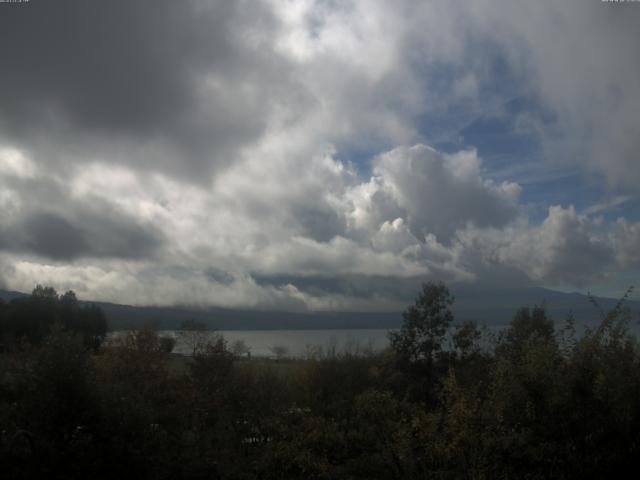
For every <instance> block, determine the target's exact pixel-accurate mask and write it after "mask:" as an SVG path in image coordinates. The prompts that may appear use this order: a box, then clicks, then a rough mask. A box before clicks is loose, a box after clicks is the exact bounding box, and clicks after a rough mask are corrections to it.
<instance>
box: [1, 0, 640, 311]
mask: <svg viewBox="0 0 640 480" xmlns="http://www.w3.org/2000/svg"><path fill="white" fill-rule="evenodd" d="M13 7H15V6H12V8H4V9H3V15H2V16H0V40H2V42H0V45H2V47H0V62H2V65H3V75H2V77H0V104H1V105H2V109H0V147H1V148H0V232H1V233H0V265H2V267H1V270H0V272H2V275H3V276H4V278H5V280H6V284H7V285H9V286H11V288H15V289H22V290H30V289H31V288H32V287H33V284H35V283H36V282H44V283H53V284H54V285H55V286H57V287H58V288H59V289H61V290H62V289H65V288H74V289H76V290H78V292H79V293H80V294H81V295H82V296H84V297H85V298H96V299H102V300H111V301H121V302H127V303H136V304H164V305H167V304H175V303H182V304H195V305H210V304H215V305H223V306H232V307H251V308H271V309H293V310H304V309H353V308H362V309H368V308H391V307H393V308H397V307H398V305H400V304H401V302H403V301H404V300H405V299H406V298H407V296H408V295H410V294H412V292H413V288H412V287H411V286H412V285H415V284H418V283H419V282H420V281H422V280H425V279H442V280H446V281H449V282H458V283H461V282H465V283H470V284H471V283H474V282H475V284H478V283H483V284H488V283H490V284H492V285H515V284H518V285H525V284H530V283H535V284H552V283H558V282H560V283H570V284H573V285H587V284H588V283H589V282H591V281H593V280H594V279H600V278H603V277H606V276H607V275H608V274H610V273H611V272H615V271H622V270H628V269H633V268H639V264H640V260H639V259H638V258H637V257H638V256H637V254H636V253H635V248H634V246H635V245H637V244H638V241H639V238H638V237H639V235H640V234H639V233H638V232H639V231H640V227H638V224H637V223H634V222H633V221H631V220H628V219H625V218H624V215H622V217H621V218H620V219H619V220H617V221H613V222H612V221H609V220H605V219H599V218H597V217H594V215H595V214H598V213H600V212H603V211H605V210H604V209H606V208H607V205H605V206H604V207H603V206H602V205H595V206H593V207H591V208H587V209H582V206H580V205H578V206H577V207H578V211H576V209H575V208H574V207H572V206H571V202H566V203H563V204H562V205H555V204H552V206H551V208H549V209H548V212H547V213H546V215H544V216H543V218H542V219H537V217H536V216H535V215H531V211H532V210H534V209H538V208H542V209H546V208H547V207H549V203H551V202H548V203H547V204H545V205H543V206H542V207H540V206H539V205H535V206H532V205H531V204H529V203H528V202H529V198H530V197H527V195H526V194H527V188H528V184H527V183H525V182H519V183H516V182H515V181H510V178H512V177H510V174H509V172H513V171H518V168H517V167H518V165H521V164H522V162H525V161H526V162H533V161H534V160H532V158H519V157H518V158H516V157H514V158H508V159H506V160H505V162H506V163H509V164H510V165H511V164H514V165H513V168H512V169H503V172H506V173H504V175H503V176H502V177H501V179H500V181H497V180H496V177H495V175H494V174H492V172H495V168H493V166H492V165H488V163H490V159H487V158H486V157H485V158H484V160H485V163H483V161H482V160H483V159H482V158H481V156H482V155H481V153H479V152H482V149H480V148H479V149H476V148H473V145H468V144H466V143H465V139H464V138H460V137H461V132H464V131H465V128H466V127H467V126H468V125H469V124H470V123H471V122H473V121H474V120H476V119H477V118H478V117H479V116H480V115H484V114H486V115H488V116H493V117H496V118H498V117H499V118H501V119H503V120H504V121H505V122H506V121H507V120H505V119H506V118H507V115H506V113H505V111H506V107H505V104H508V103H509V102H511V101H512V100H514V99H515V100H518V99H523V98H524V99H526V100H527V102H528V103H527V102H523V104H526V105H531V108H527V107H524V109H523V110H524V111H522V112H520V113H518V114H516V117H517V118H516V119H515V120H514V122H515V123H516V124H515V125H510V126H511V127H513V129H514V130H518V131H523V132H525V133H527V134H529V135H531V136H532V137H534V138H535V139H537V140H538V141H539V142H541V144H542V146H543V148H544V152H543V154H544V157H545V159H546V162H547V163H553V165H552V167H553V170H556V169H557V170H562V171H564V169H565V168H564V167H563V166H558V165H557V164H562V165H570V166H576V165H577V167H578V168H579V169H584V173H585V178H593V177H588V176H589V175H592V174H593V172H597V175H599V177H597V179H596V180H597V181H598V182H599V183H604V181H602V180H600V179H601V178H605V179H606V184H607V186H608V188H609V189H610V191H607V195H604V196H605V197H607V198H613V199H614V201H613V203H611V204H610V205H615V204H616V203H617V204H620V205H622V206H624V205H627V204H626V203H625V202H624V199H626V198H629V197H630V196H631V197H633V195H630V194H629V192H626V190H629V191H632V190H635V189H637V185H638V184H640V182H638V180H640V176H639V175H640V170H639V169H638V163H637V162H636V160H637V158H636V157H637V154H636V152H637V151H639V150H638V148H637V147H638V146H639V145H637V135H635V125H634V122H635V119H636V118H637V115H635V112H636V111H637V110H638V99H639V98H640V94H639V93H640V85H639V84H638V80H637V79H638V78H640V75H639V74H638V73H639V60H638V59H637V58H636V57H637V56H633V55H631V54H630V53H629V52H630V51H631V50H630V49H629V48H628V47H626V48H625V47H623V45H631V44H633V40H634V38H636V35H637V34H636V33H635V32H636V29H635V23H637V22H636V21H635V20H637V19H636V18H635V17H636V16H637V15H638V13H637V12H640V10H637V9H634V10H632V9H629V8H627V6H625V7H623V8H617V6H616V9H613V8H612V7H611V6H609V5H604V4H603V5H600V4H597V5H596V4H588V5H584V4H582V3H577V2H572V1H570V2H567V3H566V4H565V3H563V4H562V5H547V4H545V3H540V2H538V3H535V2H530V3H528V4H522V5H520V4H518V5H517V6H516V5H515V4H514V5H507V6H505V5H502V4H496V3H495V2H488V1H486V0H473V1H472V2H468V3H465V4H464V5H463V4H459V5H458V4H453V3H451V2H438V1H435V2H413V1H409V0H407V1H404V0H402V1H399V2H394V3H389V2H371V1H368V0H367V1H365V0H350V1H337V2H333V1H332V2H326V1H324V0H317V1H316V0H308V1H307V0H304V1H289V0H263V1H256V2H247V1H239V2H223V1H213V0H211V1H208V0H189V1H181V2H178V1H171V2H170V1H168V0H154V1H151V0H139V1H137V2H125V1H124V0H114V1H112V2H100V1H98V0H86V1H83V2H72V1H71V0H61V1H58V2H44V1H37V0H32V1H31V2H29V5H28V6H26V7H25V8H22V7H20V8H13ZM632 57H633V58H632ZM512 120H513V119H512ZM430 145H431V146H430ZM550 169H551V167H548V166H545V165H544V164H541V165H538V164H536V168H535V171H536V172H538V173H540V178H543V179H544V178H545V174H548V172H549V170H550ZM527 170H531V169H530V168H525V171H527ZM577 177H578V175H576V178H577ZM545 182H546V180H544V181H540V182H538V183H539V184H540V185H542V187H538V186H534V187H535V188H543V187H544V185H545ZM547 183H548V182H547ZM523 185H524V186H523ZM534 187H532V188H534ZM603 188H604V187H603ZM618 190H620V191H618ZM548 193H549V192H541V193H540V196H542V197H545V195H546V194H548ZM619 199H623V200H619ZM621 210H622V209H621ZM621 210H619V211H621ZM579 212H582V213H579ZM385 306H386V307H385Z"/></svg>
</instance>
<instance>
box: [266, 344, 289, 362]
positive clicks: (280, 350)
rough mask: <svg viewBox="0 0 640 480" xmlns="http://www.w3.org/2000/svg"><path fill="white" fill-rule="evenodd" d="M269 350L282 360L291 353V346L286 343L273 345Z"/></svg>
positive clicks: (277, 358)
mask: <svg viewBox="0 0 640 480" xmlns="http://www.w3.org/2000/svg"><path fill="white" fill-rule="evenodd" d="M269 350H271V353H273V354H274V355H275V356H276V360H280V359H281V358H283V357H285V356H286V355H287V354H288V353H289V347H287V346H286V345H273V346H271V347H269Z"/></svg>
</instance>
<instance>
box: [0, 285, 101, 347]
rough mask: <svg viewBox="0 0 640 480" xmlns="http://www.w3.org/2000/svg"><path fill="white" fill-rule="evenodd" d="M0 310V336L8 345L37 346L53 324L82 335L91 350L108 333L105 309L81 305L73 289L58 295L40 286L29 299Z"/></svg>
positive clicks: (0, 306)
mask: <svg viewBox="0 0 640 480" xmlns="http://www.w3.org/2000/svg"><path fill="white" fill-rule="evenodd" d="M0 309H1V310H2V313H1V314H0V335H2V337H3V340H4V343H5V344H7V345H11V344H17V343H19V342H20V341H22V340H26V341H28V342H29V343H31V344H32V345H37V344H39V343H41V342H42V340H43V339H44V338H45V337H46V336H47V335H48V334H49V333H50V332H51V330H52V328H53V326H54V325H59V326H60V327H61V328H62V329H63V330H64V331H68V332H72V333H76V334H79V335H80V336H81V337H82V339H83V341H84V344H85V346H87V347H90V348H97V347H98V346H99V345H100V343H101V341H102V339H103V338H104V336H105V335H106V333H107V320H106V317H105V316H104V313H103V312H102V310H101V309H100V308H99V307H98V306H96V305H93V304H89V305H83V304H81V303H80V302H79V301H78V298H77V297H76V294H75V292H73V291H72V290H69V291H68V292H66V293H64V294H62V295H58V293H57V292H56V290H55V289H54V288H53V287H45V286H42V285H37V286H36V287H35V288H34V289H33V292H32V293H31V296H30V297H27V298H20V299H14V300H12V301H11V302H9V303H8V304H4V305H0Z"/></svg>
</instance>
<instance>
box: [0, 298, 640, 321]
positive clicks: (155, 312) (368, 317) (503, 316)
mask: <svg viewBox="0 0 640 480" xmlns="http://www.w3.org/2000/svg"><path fill="white" fill-rule="evenodd" d="M452 291H453V294H454V295H455V297H456V301H455V304H454V315H455V318H456V320H457V321H461V320H474V321H476V322H478V323H480V324H485V325H488V326H499V325H506V324H507V323H508V322H509V321H510V320H511V318H512V317H513V314H514V313H515V311H516V310H517V309H518V308H520V307H522V306H531V307H532V306H534V305H540V304H542V303H543V302H544V303H545V305H546V308H547V311H548V313H549V314H550V316H551V318H554V319H555V320H562V319H564V318H566V317H567V315H568V314H569V313H570V312H572V313H573V314H574V316H575V318H576V321H577V322H578V323H579V324H582V325H584V324H588V325H595V324H597V322H598V319H599V312H598V311H597V309H596V308H595V307H594V306H593V305H591V303H590V302H589V301H588V298H587V297H586V296H585V295H582V294H579V293H563V292H557V291H554V290H548V289H545V288H507V289H499V290H498V289H480V288H464V289H462V288H453V289H452ZM25 296H27V294H24V293H20V292H9V291H4V290H0V298H3V299H4V300H7V301H9V300H12V299H15V298H21V297H25ZM597 301H598V303H599V304H600V306H601V307H602V308H603V309H604V310H605V311H608V310H609V309H611V308H613V307H614V306H615V304H616V302H617V300H616V299H611V298H600V297H598V298H597ZM85 303H95V304H96V305H99V306H100V307H101V308H102V310H103V311H104V313H105V315H106V316H107V319H108V322H109V328H110V329H111V330H126V329H131V328H137V327H140V326H142V325H144V324H145V323H148V322H151V323H153V324H155V325H156V326H157V327H158V328H160V329H167V330H170V329H176V328H178V327H179V325H180V323H181V322H182V321H183V320H186V319H193V320H198V321H200V322H204V323H205V324H207V325H208V326H209V328H211V329H216V330H309V329H342V328H344V329H360V328H385V329H386V328H397V327H399V326H400V325H401V323H402V315H401V312H314V313H293V312H273V311H257V310H234V309H223V308H208V309H193V308H187V307H134V306H128V305H118V304H114V303H104V302H85ZM627 305H628V306H629V307H630V308H631V311H632V313H633V314H634V318H636V319H637V318H638V312H640V302H638V301H629V302H627Z"/></svg>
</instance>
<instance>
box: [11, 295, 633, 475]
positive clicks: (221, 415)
mask: <svg viewBox="0 0 640 480" xmlns="http://www.w3.org/2000/svg"><path fill="white" fill-rule="evenodd" d="M452 302H453V299H452V297H451V296H450V295H449V292H448V290H447V288H446V287H445V286H444V285H442V284H434V283H429V284H425V285H423V288H422V291H421V293H420V295H419V296H418V298H417V299H416V302H415V304H414V305H412V306H410V307H409V308H408V309H407V310H406V311H405V313H404V319H405V320H404V325H403V327H402V329H401V330H400V331H398V332H395V333H392V334H390V341H391V347H390V348H389V350H388V351H386V352H384V353H381V354H372V353H369V354H363V353H362V352H345V353H335V352H334V353H322V352H315V353H314V354H310V355H309V357H308V358H305V359H299V360H295V361H290V362H288V363H287V368H273V366H274V365H276V366H281V365H282V362H283V361H280V362H265V361H259V362H254V361H246V360H240V358H239V356H237V355H235V354H234V353H233V352H232V349H230V348H229V347H228V346H227V344H226V342H225V340H224V339H223V338H221V337H220V338H217V339H216V340H215V341H214V342H210V343H199V342H196V343H195V344H194V355H193V357H192V358H191V359H189V360H188V361H186V362H185V363H186V366H184V368H174V367H175V365H174V364H175V362H173V361H172V360H171V359H172V355H171V354H170V353H169V351H170V349H171V345H169V344H168V343H167V341H166V340H163V339H161V338H159V337H158V335H157V334H156V333H155V332H154V331H153V330H152V329H150V328H145V329H142V330H140V331H135V332H132V333H130V334H129V335H128V336H127V337H125V338H123V339H120V340H119V341H117V342H115V343H110V344H108V345H107V344H102V345H100V340H101V339H102V338H103V337H104V334H105V331H106V324H105V323H104V317H103V316H102V315H101V313H100V312H99V310H96V309H92V308H91V307H80V306H79V305H78V303H77V300H75V295H73V294H72V293H67V294H65V295H62V296H58V295H57V294H56V293H55V291H54V290H53V289H45V288H41V287H39V288H37V289H36V290H34V294H33V295H32V297H31V298H29V299H26V300H21V301H13V302H11V303H8V304H0V335H1V336H2V345H3V347H2V348H3V352H2V353H0V430H1V432H0V468H1V469H2V474H1V475H2V478H158V479H162V478H193V479H197V478H209V479H210V478H220V479H298V478H300V479H341V478H345V479H411V478H438V479H448V478H452V479H453V478H469V479H485V478H487V479H506V478H530V479H535V478H560V479H562V478H602V477H611V478H616V477H618V476H622V475H623V473H624V472H629V471H631V472H632V471H634V467H636V466H637V464H638V462H639V460H638V458H640V455H639V454H640V451H639V450H640V348H639V345H638V342H637V341H636V339H635V338H634V337H633V336H632V335H631V334H630V332H629V330H628V328H627V326H628V322H629V321H630V314H629V312H626V311H625V310H624V308H623V301H621V302H620V303H619V305H618V306H617V307H616V308H615V309H614V310H612V311H611V312H609V313H608V314H604V313H603V318H602V323H601V325H600V326H599V327H598V328H596V329H595V330H587V331H586V332H585V333H584V334H582V335H580V336H579V337H578V336H576V333H575V330H574V328H573V320H572V319H571V318H569V319H567V320H566V322H565V325H564V326H563V327H562V328H560V329H556V328H555V327H554V323H553V322H552V321H551V320H550V319H549V318H547V315H546V313H545V310H544V308H543V307H534V308H533V309H529V308H523V309H521V310H519V311H518V312H516V313H515V316H514V318H513V321H512V322H511V324H510V326H509V327H508V328H507V329H506V330H505V331H504V332H503V333H502V334H500V335H499V336H498V337H497V338H496V339H494V340H493V341H492V342H491V343H489V340H488V339H487V338H483V336H484V334H483V332H482V331H481V330H479V329H478V328H477V326H476V325H474V324H472V323H462V324H455V321H454V319H453V317H452V315H451V311H450V306H451V303H452ZM194 338H197V337H195V336H194ZM487 345H490V346H489V347H487ZM172 365H173V366H172Z"/></svg>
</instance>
